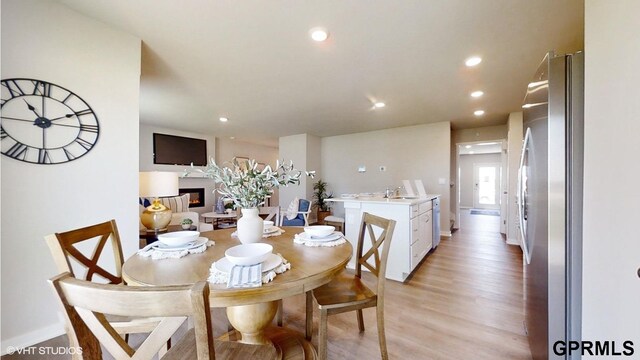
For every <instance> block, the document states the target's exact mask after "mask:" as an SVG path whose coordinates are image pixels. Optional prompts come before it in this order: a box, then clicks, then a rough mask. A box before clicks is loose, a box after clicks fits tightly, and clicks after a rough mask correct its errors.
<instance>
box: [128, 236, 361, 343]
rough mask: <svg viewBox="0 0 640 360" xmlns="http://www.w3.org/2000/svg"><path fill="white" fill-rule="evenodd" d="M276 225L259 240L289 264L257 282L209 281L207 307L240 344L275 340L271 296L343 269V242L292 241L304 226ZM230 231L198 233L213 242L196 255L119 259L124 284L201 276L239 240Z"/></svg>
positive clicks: (190, 280) (180, 281)
mask: <svg viewBox="0 0 640 360" xmlns="http://www.w3.org/2000/svg"><path fill="white" fill-rule="evenodd" d="M281 228H282V229H283V230H284V233H283V234H282V235H279V236H272V237H268V238H264V239H263V240H262V242H264V243H267V244H270V245H272V246H273V253H279V254H281V255H282V257H284V259H286V260H288V261H289V262H290V263H291V269H289V270H287V271H285V272H284V273H282V274H278V275H277V276H276V277H275V279H274V280H273V281H271V282H269V283H267V284H263V285H262V286H261V287H254V288H227V286H226V284H212V283H210V284H209V285H210V297H209V299H210V305H211V307H226V312H227V316H228V318H229V322H230V323H231V325H232V326H233V327H234V328H235V329H236V330H237V331H238V332H239V333H240V334H241V340H240V341H242V342H245V343H250V344H271V343H275V340H274V337H273V336H270V334H269V329H268V326H269V324H270V323H271V322H272V320H273V318H274V316H275V314H276V311H277V307H278V303H277V301H278V300H281V299H283V298H286V297H289V296H293V295H298V294H304V293H306V292H307V291H310V290H313V289H315V288H317V287H319V286H322V285H324V284H326V283H328V282H329V281H331V279H333V278H334V277H335V276H336V275H337V274H339V273H340V272H341V271H343V270H344V268H345V266H346V264H347V263H348V262H349V260H350V258H351V254H352V246H351V243H350V242H349V241H347V242H346V243H344V244H342V245H338V246H333V247H309V246H305V245H300V244H295V243H294V242H293V238H294V236H295V234H299V233H301V232H303V231H304V230H303V228H302V227H281ZM233 231H234V229H223V230H215V231H208V232H203V233H201V234H200V236H203V237H206V238H209V239H210V240H213V241H215V245H214V246H211V247H209V248H208V249H207V250H206V251H205V252H203V253H200V254H189V255H187V256H185V257H182V258H179V259H162V260H153V259H151V258H150V257H142V256H138V255H133V256H132V257H131V258H129V259H128V260H127V261H126V262H125V263H124V265H123V267H122V277H123V279H124V280H125V281H126V283H127V284H129V285H140V286H166V285H188V284H195V283H196V282H198V281H203V280H206V279H207V278H208V277H209V269H210V267H211V264H212V263H213V262H215V261H217V260H219V259H221V258H222V257H224V253H225V251H226V250H227V249H228V248H230V247H232V246H236V245H240V241H239V240H238V239H237V238H236V237H232V236H231V234H232V233H233ZM278 329H279V330H278ZM275 332H277V333H279V334H280V335H281V334H282V332H283V328H277V329H276V331H275ZM271 335H272V334H271ZM295 336H298V335H295ZM299 340H300V341H302V340H303V337H299ZM274 345H276V346H278V344H274ZM306 346H310V344H306V345H305V347H306ZM281 350H282V349H281Z"/></svg>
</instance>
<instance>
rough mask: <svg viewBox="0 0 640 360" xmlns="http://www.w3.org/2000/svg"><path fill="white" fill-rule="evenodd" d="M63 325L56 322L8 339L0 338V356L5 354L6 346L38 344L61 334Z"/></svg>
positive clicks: (19, 346)
mask: <svg viewBox="0 0 640 360" xmlns="http://www.w3.org/2000/svg"><path fill="white" fill-rule="evenodd" d="M64 333H65V331H64V325H63V324H60V323H56V324H53V325H50V326H47V327H45V328H42V329H38V330H35V331H31V332H28V333H26V334H22V335H19V336H16V337H13V338H10V339H6V340H5V339H3V340H2V345H0V346H2V349H1V350H2V351H1V354H0V355H1V356H4V355H7V348H9V347H13V348H14V349H20V348H25V347H29V346H33V345H35V344H39V343H41V342H43V341H46V340H49V339H53V338H54V337H58V336H60V335H63V334H64Z"/></svg>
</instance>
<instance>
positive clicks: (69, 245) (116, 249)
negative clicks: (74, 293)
mask: <svg viewBox="0 0 640 360" xmlns="http://www.w3.org/2000/svg"><path fill="white" fill-rule="evenodd" d="M45 240H46V241H47V245H48V246H49V250H50V251H51V255H53V260H54V262H55V263H56V267H57V268H58V271H59V272H69V273H70V274H71V275H73V276H75V277H78V278H81V279H84V280H87V281H94V276H95V275H98V276H99V277H101V278H103V279H104V280H106V281H107V282H108V283H109V284H122V285H124V282H123V280H122V264H123V263H124V257H123V255H122V244H121V243H120V235H119V233H118V226H117V225H116V221H115V220H110V221H106V222H103V223H100V224H96V225H91V226H87V227H83V228H80V229H75V230H70V231H66V232H62V233H55V234H51V235H47V236H45ZM93 240H97V242H96V243H95V244H94V245H93V249H92V250H91V251H90V253H91V255H90V256H87V255H85V254H86V253H88V252H89V251H84V252H83V251H81V250H80V249H78V247H77V246H78V245H80V244H82V245H84V244H87V245H89V244H90V243H91V241H93ZM109 240H111V250H112V254H113V259H114V271H109V270H107V269H105V268H104V267H103V266H100V265H98V262H99V261H100V259H101V258H102V256H103V254H104V253H103V250H104V248H105V247H106V246H107V242H108V241H109ZM82 245H81V246H82ZM88 247H89V248H90V246H88ZM85 250H86V249H85ZM72 260H73V261H74V262H77V263H78V265H79V266H80V267H82V268H83V270H86V273H85V274H84V275H82V274H76V273H75V272H74V270H73V267H72V265H71V261H72ZM109 321H110V322H111V325H112V326H113V328H114V329H115V330H116V331H117V332H118V333H119V334H121V335H123V336H124V338H125V341H127V340H128V335H129V334H133V333H146V332H150V331H152V330H153V329H154V328H155V327H156V326H157V325H158V323H159V322H160V321H161V319H141V320H140V319H137V320H132V319H127V318H113V317H111V318H109ZM170 346H171V342H168V343H167V344H166V346H165V348H163V349H161V351H160V355H162V354H164V353H165V352H166V351H167V350H168V348H169V347H170Z"/></svg>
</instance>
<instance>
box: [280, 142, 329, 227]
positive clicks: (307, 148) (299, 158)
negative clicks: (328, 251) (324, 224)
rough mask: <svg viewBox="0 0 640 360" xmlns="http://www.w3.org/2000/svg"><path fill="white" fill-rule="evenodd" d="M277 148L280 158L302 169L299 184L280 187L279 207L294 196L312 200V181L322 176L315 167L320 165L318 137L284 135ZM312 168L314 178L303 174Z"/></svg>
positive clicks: (311, 219) (285, 205) (310, 219)
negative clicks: (314, 174) (314, 172)
mask: <svg viewBox="0 0 640 360" xmlns="http://www.w3.org/2000/svg"><path fill="white" fill-rule="evenodd" d="M278 150H279V159H280V160H285V161H287V162H288V161H293V166H294V167H295V168H296V169H298V170H300V171H303V175H302V176H301V177H300V185H299V186H296V185H289V186H287V187H282V188H280V207H282V208H285V209H286V208H287V207H288V206H289V203H291V201H292V200H293V199H294V198H295V197H296V196H297V197H298V198H300V199H307V200H309V201H312V196H313V183H314V182H315V181H317V179H318V178H319V177H322V174H321V172H320V171H318V168H317V166H319V165H320V162H319V161H318V153H319V152H320V139H319V138H318V137H317V136H314V135H309V134H298V135H291V136H284V137H281V138H280V140H279V147H278ZM312 170H316V173H317V175H318V176H316V178H315V179H311V178H309V177H307V176H306V175H305V174H304V171H312ZM313 220H314V219H313V218H311V217H310V218H309V221H311V222H313Z"/></svg>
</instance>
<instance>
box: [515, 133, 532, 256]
mask: <svg viewBox="0 0 640 360" xmlns="http://www.w3.org/2000/svg"><path fill="white" fill-rule="evenodd" d="M530 139H531V129H530V128H527V131H526V133H525V135H524V142H523V143H522V153H521V155H520V168H519V169H518V195H517V196H518V216H519V221H520V235H522V251H523V252H524V257H525V260H526V261H527V264H530V263H531V251H530V249H529V245H528V243H527V238H526V236H527V229H526V223H525V221H526V220H527V214H526V212H527V197H526V194H525V184H523V181H524V176H523V172H524V171H525V169H524V161H525V156H526V153H527V148H528V146H529V141H531V140H530Z"/></svg>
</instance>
